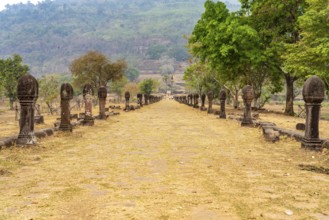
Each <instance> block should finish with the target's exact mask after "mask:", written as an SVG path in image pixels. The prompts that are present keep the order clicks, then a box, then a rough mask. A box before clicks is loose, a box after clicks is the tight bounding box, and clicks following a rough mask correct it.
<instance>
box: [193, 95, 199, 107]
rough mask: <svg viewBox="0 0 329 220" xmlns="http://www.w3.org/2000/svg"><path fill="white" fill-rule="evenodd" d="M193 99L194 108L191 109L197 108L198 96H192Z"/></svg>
mask: <svg viewBox="0 0 329 220" xmlns="http://www.w3.org/2000/svg"><path fill="white" fill-rule="evenodd" d="M193 98H194V106H193V108H199V94H197V93H196V94H194V95H193Z"/></svg>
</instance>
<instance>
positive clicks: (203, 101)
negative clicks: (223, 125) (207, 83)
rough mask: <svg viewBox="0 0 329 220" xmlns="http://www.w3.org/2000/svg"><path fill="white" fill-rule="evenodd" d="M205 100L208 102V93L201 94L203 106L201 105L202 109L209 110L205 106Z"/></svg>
mask: <svg viewBox="0 0 329 220" xmlns="http://www.w3.org/2000/svg"><path fill="white" fill-rule="evenodd" d="M205 102H206V94H202V95H201V107H200V110H201V111H206V110H207V108H206V107H205V106H204V105H205Z"/></svg>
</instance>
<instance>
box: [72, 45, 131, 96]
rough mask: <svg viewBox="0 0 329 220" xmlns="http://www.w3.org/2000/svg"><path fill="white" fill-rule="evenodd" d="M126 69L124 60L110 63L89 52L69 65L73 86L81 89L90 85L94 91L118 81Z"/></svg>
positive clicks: (104, 57)
mask: <svg viewBox="0 0 329 220" xmlns="http://www.w3.org/2000/svg"><path fill="white" fill-rule="evenodd" d="M126 68H127V64H126V62H125V61H124V60H118V61H116V62H111V60H110V59H109V58H107V57H106V56H105V55H103V54H101V53H99V52H96V51H90V52H88V53H87V54H85V55H83V56H81V57H79V58H77V59H75V60H74V61H73V62H72V63H71V64H70V70H71V73H72V76H73V84H75V85H76V86H79V87H82V86H83V85H85V84H86V83H90V84H91V85H92V86H93V87H94V88H95V89H96V90H98V88H99V87H101V86H106V85H107V83H108V82H109V81H110V80H111V81H116V80H120V79H121V78H122V76H123V74H124V72H125V70H126Z"/></svg>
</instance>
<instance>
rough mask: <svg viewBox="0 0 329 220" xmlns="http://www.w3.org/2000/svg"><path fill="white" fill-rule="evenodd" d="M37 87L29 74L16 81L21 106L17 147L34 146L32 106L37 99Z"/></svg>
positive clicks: (35, 81)
mask: <svg viewBox="0 0 329 220" xmlns="http://www.w3.org/2000/svg"><path fill="white" fill-rule="evenodd" d="M38 94H39V85H38V82H37V80H36V79H35V78H34V77H33V76H31V75H30V74H26V75H24V76H22V77H21V78H20V79H19V80H18V86H17V97H18V99H19V104H20V105H21V113H20V119H19V129H20V131H19V135H18V138H17V141H16V144H17V145H34V144H36V137H35V135H34V105H35V103H36V100H37V99H38Z"/></svg>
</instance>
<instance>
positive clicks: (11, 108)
mask: <svg viewBox="0 0 329 220" xmlns="http://www.w3.org/2000/svg"><path fill="white" fill-rule="evenodd" d="M14 102H15V100H13V99H10V100H9V105H10V110H15V109H14Z"/></svg>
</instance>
